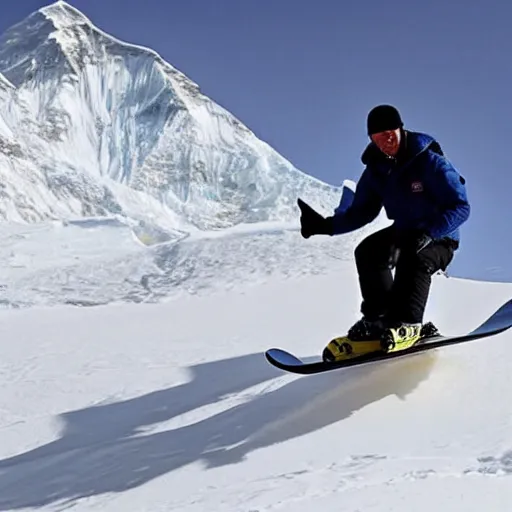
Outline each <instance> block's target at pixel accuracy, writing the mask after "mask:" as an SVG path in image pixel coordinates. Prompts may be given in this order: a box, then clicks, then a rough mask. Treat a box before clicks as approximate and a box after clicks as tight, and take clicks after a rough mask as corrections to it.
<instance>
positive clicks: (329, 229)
mask: <svg viewBox="0 0 512 512" xmlns="http://www.w3.org/2000/svg"><path fill="white" fill-rule="evenodd" d="M297 204H298V205H299V208H300V212H301V216H300V226H301V229H300V234H301V235H302V236H303V237H304V238H309V237H310V236H313V235H332V233H333V220H332V217H323V216H322V215H320V214H319V213H318V212H316V211H315V210H313V208H311V206H309V204H307V203H305V202H304V201H303V200H302V199H300V198H299V199H298V200H297Z"/></svg>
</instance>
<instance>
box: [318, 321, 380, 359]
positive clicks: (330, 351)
mask: <svg viewBox="0 0 512 512" xmlns="http://www.w3.org/2000/svg"><path fill="white" fill-rule="evenodd" d="M383 330H384V324H383V323H382V319H381V318H377V319H375V320H369V319H367V318H365V317H363V318H362V319H361V320H358V321H357V322H356V323H355V324H354V325H353V326H352V327H351V328H350V329H349V330H348V333H347V335H346V336H340V337H337V338H334V339H332V340H331V341H330V342H329V343H328V345H327V346H326V347H325V348H324V350H323V352H322V359H323V360H324V361H341V360H344V359H351V358H353V357H357V356H360V355H363V354H368V353H370V352H376V351H381V350H382V344H381V336H382V334H383Z"/></svg>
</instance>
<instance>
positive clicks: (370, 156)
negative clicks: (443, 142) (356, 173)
mask: <svg viewBox="0 0 512 512" xmlns="http://www.w3.org/2000/svg"><path fill="white" fill-rule="evenodd" d="M427 149H430V150H432V151H434V152H435V153H437V154H439V155H443V150H442V149H441V146H440V144H439V142H437V141H436V140H435V139H434V138H433V137H431V136H430V135H427V134H426V133H420V132H411V131H406V130H403V131H402V145H401V147H400V151H399V152H398V155H397V157H396V158H390V157H387V156H386V155H385V154H384V153H382V151H380V149H379V148H378V147H377V146H376V145H375V144H374V143H373V142H370V143H369V144H368V146H366V149H365V150H364V152H363V154H362V155H361V161H362V162H363V164H365V165H370V166H371V165H375V164H379V163H383V162H387V161H390V160H391V161H393V162H396V163H398V164H399V165H400V166H401V167H402V166H404V165H406V164H408V163H409V162H411V161H412V160H414V159H415V158H416V157H417V156H418V155H420V154H421V153H423V152H424V151H426V150H427Z"/></svg>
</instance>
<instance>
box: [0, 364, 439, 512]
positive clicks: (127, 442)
mask: <svg viewBox="0 0 512 512" xmlns="http://www.w3.org/2000/svg"><path fill="white" fill-rule="evenodd" d="M434 361H435V357H434V356H431V355H427V354H424V355H421V356H416V357H412V358H408V359H405V360H401V361H396V362H393V363H391V364H390V363H386V364H379V365H373V366H367V367H362V368H349V369H347V370H344V371H337V372H332V373H329V374H322V375H316V376H310V377H298V378H297V377H291V376H290V377H287V378H290V379H291V380H290V381H289V382H288V381H286V383H285V384H284V385H282V386H281V387H279V388H277V389H274V390H271V391H268V392H266V393H261V394H257V395H255V396H253V397H251V399H250V400H249V401H247V402H244V403H241V404H238V405H235V406H233V407H231V408H229V409H227V410H224V411H222V412H219V413H217V414H213V415H212V416H209V417H207V418H205V419H203V420H200V421H198V422H196V423H193V424H187V425H184V426H182V427H179V428H175V429H173V430H166V431H163V432H158V433H144V428H145V427H149V426H151V425H156V424H158V423H160V422H163V421H168V420H170V419H172V418H174V417H177V416H179V415H181V414H183V413H186V412H188V411H192V410H194V409H197V408H199V407H203V406H206V405H208V404H215V403H216V402H219V401H221V400H222V398H223V397H225V396H227V395H230V394H236V393H240V392H242V391H243V390H244V389H246V388H248V387H250V386H254V385H256V384H261V383H264V382H266V381H269V380H271V379H274V378H276V377H281V376H284V374H283V373H281V372H279V371H278V370H276V369H275V368H273V367H271V366H270V365H269V364H268V363H267V362H266V360H265V359H264V357H263V355H262V354H249V355H245V356H241V357H236V358H232V359H225V360H219V361H212V362H208V363H204V364H199V365H197V366H193V367H191V368H190V371H191V375H192V378H191V380H190V381H189V382H187V383H184V384H181V385H177V386H175V387H172V388H169V389H164V390H159V391H154V392H152V393H148V394H146V395H142V396H139V397H136V398H132V399H129V400H125V401H122V402H117V403H109V404H103V405H98V406H92V407H88V408H85V409H82V410H78V411H72V412H67V413H65V414H63V415H62V416H61V420H62V422H63V424H64V427H63V429H62V433H61V437H60V438H59V439H58V440H56V441H53V442H51V443H48V444H46V445H44V446H41V447H38V448H36V449H33V450H31V451H29V452H26V453H23V454H20V455H16V456H13V457H10V458H8V459H4V460H3V461H0V510H14V509H21V508H24V507H40V506H44V505H48V504H51V503H56V502H70V501H74V500H78V499H80V498H85V497H90V496H96V495H100V494H103V493H112V492H122V491H124V490H127V489H130V488H133V487H137V486H140V485H142V484H144V483H145V482H148V481H150V480H152V479H154V478H156V477H159V476H161V475H164V474H165V473H169V472H171V471H174V470H176V469H179V468H181V467H183V466H185V465H187V464H191V463H194V462H196V463H197V462H202V463H203V464H204V466H205V467H206V468H214V467H219V466H222V465H227V464H234V463H237V462H240V461H242V460H243V459H244V458H245V456H246V455H247V454H248V453H250V452H251V451H253V450H256V449H260V448H265V447H268V446H270V445H272V444H275V443H280V442H283V441H286V440H289V439H293V438H297V437H300V436H303V435H305V434H307V433H310V432H313V431H315V430H318V429H321V428H323V427H326V426H328V425H331V424H334V423H336V422H338V421H340V420H343V419H344V418H347V417H349V416H350V415H351V414H352V413H354V412H355V411H358V410H359V409H361V408H363V407H365V406H366V405H368V404H371V403H372V402H376V401H378V400H381V399H382V398H385V397H386V396H388V395H393V394H394V395H397V396H399V397H401V398H404V397H405V396H406V395H407V394H409V393H410V392H411V391H413V390H414V389H415V388H416V386H417V385H418V384H419V383H420V382H421V381H422V380H424V379H426V378H427V377H428V375H429V373H430V371H431V369H432V366H433V364H434ZM277 384H282V383H281V382H278V383H277Z"/></svg>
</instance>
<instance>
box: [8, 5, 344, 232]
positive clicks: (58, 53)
mask: <svg viewBox="0 0 512 512" xmlns="http://www.w3.org/2000/svg"><path fill="white" fill-rule="evenodd" d="M0 73H1V74H0V99H1V100H2V101H1V102H0V183H2V188H1V189H0V194H1V198H2V201H1V202H0V218H3V219H7V220H17V221H22V222H33V221H40V220H45V219H69V218H77V217H94V216H117V217H119V218H122V219H126V220H128V221H130V222H132V223H133V224H135V225H143V226H145V227H147V229H148V231H150V232H152V233H153V232H155V231H156V232H158V233H159V234H160V239H161V238H162V236H166V237H167V238H169V239H172V238H175V237H182V236H185V235H186V234H187V233H190V232H194V231H197V230H208V229H221V228H226V227H232V226H235V225H239V224H246V223H258V222H268V221H286V222H296V221H297V208H296V198H297V196H299V195H301V196H303V197H304V198H306V199H307V200H309V201H311V202H312V203H313V204H314V205H315V206H316V207H317V208H319V209H321V210H323V211H324V212H330V211H332V209H333V208H334V207H335V206H336V205H337V202H338V201H339V198H340V193H341V190H342V188H341V187H333V186H329V185H327V184H325V183H322V182H320V181H319V180H316V179H315V178H313V177H311V176H309V175H307V174H305V173H303V172H301V171H299V170H298V169H296V168H295V167H294V166H293V165H292V164H291V163H290V162H289V161H287V160H286V159H285V158H283V157H282V156H281V155H279V154H278V153H277V152H276V151H275V150H274V149H273V148H271V147H270V146H269V145H268V144H266V143H265V142H263V141H262V140H260V139H258V138H257V137H256V136H255V135H254V133H253V132H251V130H250V129H249V128H247V127H246V126H245V125H244V124H243V123H242V122H241V121H240V120H238V119H237V118H235V117H234V116H233V115H231V114H230V113H229V112H228V111H227V110H225V109H224V108H222V107H221V106H219V105H218V104H216V103H215V102H214V101H212V100H211V99H209V98H208V97H206V96H205V95H204V94H202V93H201V91H200V88H199V86H198V85H197V84H196V83H194V82H193V81H192V80H190V79H189V78H188V77H186V76H185V75H184V74H183V73H181V72H180V71H178V70H177V69H176V68H174V67H173V66H172V65H171V64H169V63H167V62H165V61H164V60H163V59H162V58H161V57H160V56H159V55H158V54H157V53H156V52H154V51H152V50H150V49H148V48H144V47H140V46H135V45H132V44H127V43H125V42H122V41H119V40H117V39H115V38H113V37H111V36H110V35H108V34H106V33H105V32H103V31H101V30H99V29H98V28H96V27H95V26H94V25H93V24H92V23H91V21H90V20H89V19H87V18H86V17H85V16H84V15H83V14H82V13H81V12H79V11H78V10H77V9H75V8H74V7H72V6H70V5H69V4H67V3H66V2H62V1H59V2H56V3H54V4H52V5H49V6H47V7H44V8H42V9H40V10H38V11H36V12H34V13H33V14H32V15H30V16H28V17H27V18H26V19H24V20H22V21H21V22H20V23H18V24H17V25H14V26H13V27H11V28H10V29H9V30H7V31H6V32H5V33H4V34H3V35H2V37H1V38H0ZM345 184H348V185H349V186H351V184H350V182H346V183H345ZM162 233H163V234H164V235H162ZM149 238H151V237H149Z"/></svg>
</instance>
